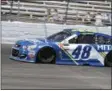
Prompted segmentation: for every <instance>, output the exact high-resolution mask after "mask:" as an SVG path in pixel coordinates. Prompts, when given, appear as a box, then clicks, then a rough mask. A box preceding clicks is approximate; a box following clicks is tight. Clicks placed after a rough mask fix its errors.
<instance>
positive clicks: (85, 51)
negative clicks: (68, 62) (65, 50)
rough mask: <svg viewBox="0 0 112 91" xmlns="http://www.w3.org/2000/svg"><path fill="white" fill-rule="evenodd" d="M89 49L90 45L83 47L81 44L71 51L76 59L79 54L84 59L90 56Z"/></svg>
mask: <svg viewBox="0 0 112 91" xmlns="http://www.w3.org/2000/svg"><path fill="white" fill-rule="evenodd" d="M81 50H82V53H81ZM90 51H91V46H85V47H84V48H82V46H81V45H80V46H78V47H77V48H76V49H75V50H74V51H73V53H72V55H73V56H74V58H75V59H78V58H79V56H80V55H81V58H82V59H86V58H88V57H89V56H90Z"/></svg>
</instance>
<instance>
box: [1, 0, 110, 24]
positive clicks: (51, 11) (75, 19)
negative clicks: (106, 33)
mask: <svg viewBox="0 0 112 91" xmlns="http://www.w3.org/2000/svg"><path fill="white" fill-rule="evenodd" d="M1 15H2V18H1V19H2V21H22V22H31V23H38V22H46V23H56V24H72V25H75V24H86V25H100V26H110V25H111V0H1Z"/></svg>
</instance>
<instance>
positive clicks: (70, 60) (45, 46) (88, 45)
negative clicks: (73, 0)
mask: <svg viewBox="0 0 112 91" xmlns="http://www.w3.org/2000/svg"><path fill="white" fill-rule="evenodd" d="M111 43H112V36H110V35H107V34H103V33H96V32H89V31H84V32H81V31H77V30H74V29H64V30H63V31H60V32H58V33H55V34H53V35H50V36H48V37H47V38H45V39H42V38H40V39H39V38H38V39H31V40H28V39H26V40H25V39H24V40H18V41H17V42H16V43H15V44H14V45H13V46H12V49H11V55H10V59H13V60H17V61H25V62H33V63H40V62H41V63H55V64H67V65H90V66H112V45H111Z"/></svg>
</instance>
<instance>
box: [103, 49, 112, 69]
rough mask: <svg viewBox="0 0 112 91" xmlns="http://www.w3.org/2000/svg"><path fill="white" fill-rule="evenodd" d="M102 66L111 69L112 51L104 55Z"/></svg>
mask: <svg viewBox="0 0 112 91" xmlns="http://www.w3.org/2000/svg"><path fill="white" fill-rule="evenodd" d="M104 64H105V66H108V67H112V50H111V51H110V52H109V53H108V54H107V55H106V57H105V61H104Z"/></svg>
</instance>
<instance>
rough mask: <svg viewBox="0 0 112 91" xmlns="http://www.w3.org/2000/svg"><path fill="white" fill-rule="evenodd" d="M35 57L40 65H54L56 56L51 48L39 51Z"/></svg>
mask: <svg viewBox="0 0 112 91" xmlns="http://www.w3.org/2000/svg"><path fill="white" fill-rule="evenodd" d="M37 57H38V59H39V61H40V62H42V63H55V58H56V54H55V51H54V50H53V49H52V48H49V47H45V48H42V49H41V50H40V51H39V53H38V55H37Z"/></svg>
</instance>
